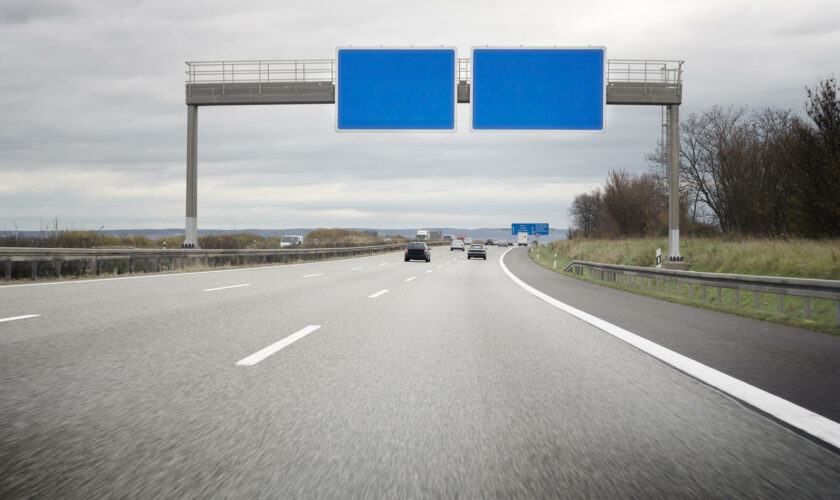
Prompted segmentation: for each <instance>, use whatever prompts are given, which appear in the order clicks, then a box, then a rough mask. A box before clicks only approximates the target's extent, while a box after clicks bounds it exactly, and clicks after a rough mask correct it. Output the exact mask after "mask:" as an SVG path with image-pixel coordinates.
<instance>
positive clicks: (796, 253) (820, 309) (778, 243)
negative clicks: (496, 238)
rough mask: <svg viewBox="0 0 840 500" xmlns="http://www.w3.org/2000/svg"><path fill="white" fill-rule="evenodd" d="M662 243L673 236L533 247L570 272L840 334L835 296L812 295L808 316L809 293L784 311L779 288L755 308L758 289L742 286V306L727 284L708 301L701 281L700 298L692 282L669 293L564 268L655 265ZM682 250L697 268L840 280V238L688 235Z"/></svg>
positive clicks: (544, 261)
mask: <svg viewBox="0 0 840 500" xmlns="http://www.w3.org/2000/svg"><path fill="white" fill-rule="evenodd" d="M657 248H661V249H662V252H663V254H666V253H667V248H668V240H667V238H652V239H627V240H612V241H611V240H568V241H555V242H552V243H550V244H549V246H548V247H547V248H546V247H543V248H542V249H541V250H540V252H539V258H537V252H536V251H535V249H533V248H532V249H531V258H532V259H533V260H534V261H535V262H537V263H538V264H540V265H542V266H543V267H547V268H549V269H552V268H553V264H554V254H555V253H556V254H557V268H556V269H555V271H556V272H559V273H562V274H565V275H567V276H572V277H574V278H578V279H583V280H585V281H593V282H595V283H598V284H602V285H604V284H605V285H607V286H612V287H613V288H618V289H622V290H627V291H632V292H634V293H639V294H642V295H647V296H650V297H655V298H658V299H664V300H669V301H671V302H678V303H681V304H687V305H692V306H695V307H702V308H705V309H713V310H717V311H721V312H726V313H730V314H738V315H740V316H746V317H750V318H757V319H762V320H767V321H773V322H777V323H783V324H788V325H792V326H797V327H800V328H807V329H810V330H816V331H821V332H826V333H832V334H835V335H840V327H838V326H836V325H834V307H835V306H834V301H831V300H823V299H811V317H810V318H805V317H804V313H803V303H804V299H802V298H800V297H789V296H785V297H784V302H783V312H782V313H777V312H776V295H775V294H766V293H761V294H759V305H760V308H759V309H754V307H753V303H754V295H753V292H745V291H742V292H741V294H740V307H737V308H736V307H735V306H734V292H733V291H732V290H727V289H724V290H723V292H722V296H721V301H720V302H718V301H717V296H716V295H717V294H716V292H710V293H709V294H708V298H709V300H708V301H706V302H703V301H702V300H701V299H700V298H699V297H700V287H699V286H696V287H695V291H694V296H695V297H696V298H695V299H690V298H689V289H688V287H687V286H683V287H682V294H681V295H680V296H677V295H676V294H674V295H670V296H669V295H666V294H665V293H664V287H663V292H662V293H656V292H655V291H650V290H640V289H633V288H628V287H625V286H622V285H619V284H616V283H605V282H602V281H599V280H592V279H590V278H589V277H588V276H587V277H581V276H575V275H573V274H570V273H563V269H564V268H565V267H566V265H568V264H569V262H571V261H572V260H585V261H590V262H600V263H604V264H620V265H627V266H642V267H655V259H656V257H655V255H656V249H657ZM680 253H681V254H682V255H683V257H684V258H685V260H686V261H688V262H689V263H691V270H692V271H703V272H713V273H732V274H751V275H758V276H785V277H790V278H815V279H829V280H840V240H823V241H813V240H769V239H744V240H734V239H722V238H683V239H681V241H680Z"/></svg>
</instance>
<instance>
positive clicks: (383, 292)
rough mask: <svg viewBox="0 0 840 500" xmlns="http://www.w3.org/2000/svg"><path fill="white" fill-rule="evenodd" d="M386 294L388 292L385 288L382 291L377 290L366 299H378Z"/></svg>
mask: <svg viewBox="0 0 840 500" xmlns="http://www.w3.org/2000/svg"><path fill="white" fill-rule="evenodd" d="M388 292H390V290H388V289H387V288H386V289H384V290H379V291H378V292H376V293H374V294H373V295H368V298H369V299H375V298H376V297H379V296H380V295H385V294H386V293H388Z"/></svg>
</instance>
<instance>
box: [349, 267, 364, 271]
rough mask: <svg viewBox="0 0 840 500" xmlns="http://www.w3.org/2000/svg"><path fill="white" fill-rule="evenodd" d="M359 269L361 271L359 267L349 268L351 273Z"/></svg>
mask: <svg viewBox="0 0 840 500" xmlns="http://www.w3.org/2000/svg"><path fill="white" fill-rule="evenodd" d="M359 269H361V267H351V268H350V270H351V271H358V270H359Z"/></svg>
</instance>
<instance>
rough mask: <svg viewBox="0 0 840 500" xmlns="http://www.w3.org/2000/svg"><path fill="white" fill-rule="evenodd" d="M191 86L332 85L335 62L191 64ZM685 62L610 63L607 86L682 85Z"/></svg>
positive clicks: (461, 66) (468, 76)
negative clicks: (251, 84) (623, 84)
mask: <svg viewBox="0 0 840 500" xmlns="http://www.w3.org/2000/svg"><path fill="white" fill-rule="evenodd" d="M186 64H187V70H186V75H187V82H186V83H187V84H191V85H193V84H202V83H216V84H218V83H272V82H276V83H280V82H285V83H291V82H331V83H335V79H336V61H335V59H289V60H267V61H263V60H255V61H189V62H187V63H186ZM682 65H683V61H664V60H649V59H610V60H607V83H608V84H609V83H622V82H626V83H656V84H665V85H669V86H675V87H678V86H680V85H681V84H682ZM471 80H472V60H471V59H469V58H461V59H458V82H467V83H469V82H470V81H471Z"/></svg>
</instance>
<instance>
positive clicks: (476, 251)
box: [467, 245, 487, 260]
mask: <svg viewBox="0 0 840 500" xmlns="http://www.w3.org/2000/svg"><path fill="white" fill-rule="evenodd" d="M473 257H475V258H482V259H484V260H487V249H486V248H484V245H470V249H469V250H467V258H468V259H472V258H473Z"/></svg>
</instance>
